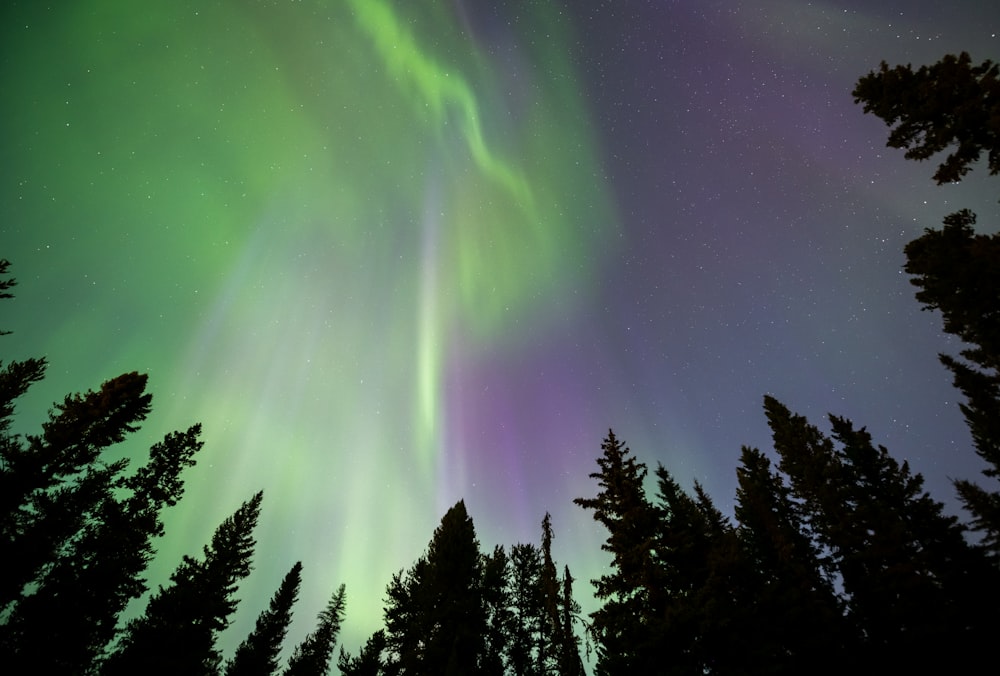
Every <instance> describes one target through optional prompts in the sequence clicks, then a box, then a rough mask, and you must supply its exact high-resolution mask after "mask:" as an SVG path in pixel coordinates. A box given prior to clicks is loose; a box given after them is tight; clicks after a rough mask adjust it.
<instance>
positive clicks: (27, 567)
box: [0, 365, 152, 605]
mask: <svg viewBox="0 0 1000 676" xmlns="http://www.w3.org/2000/svg"><path fill="white" fill-rule="evenodd" d="M14 370H15V371H19V370H20V369H14ZM43 370H44V365H38V368H37V369H32V368H30V367H29V368H26V371H27V372H26V373H15V374H12V377H14V378H17V380H19V381H20V382H19V383H18V382H15V383H13V384H12V385H13V386H12V387H11V389H13V390H14V391H18V390H20V391H23V390H24V389H26V387H27V386H28V385H29V384H30V382H33V381H35V380H38V379H40V378H41V376H42V371H43ZM5 373H6V372H5ZM18 376H19V377H18ZM25 378H27V380H25ZM145 388H146V376H145V375H140V374H138V373H126V374H123V375H120V376H118V377H117V378H113V379H111V380H109V381H107V382H105V383H104V384H103V385H102V386H101V389H100V390H99V391H97V392H92V391H91V392H87V393H86V394H84V395H82V396H81V395H79V394H76V395H71V396H67V397H66V398H65V400H64V401H63V402H62V403H61V404H57V405H55V409H54V411H51V412H50V413H49V419H48V421H47V422H45V423H43V425H42V429H43V433H42V435H40V436H34V435H29V436H27V437H26V438H25V439H24V441H22V440H21V439H20V438H18V437H13V436H9V435H7V434H6V432H5V433H4V439H3V445H2V449H0V450H2V452H3V457H2V462H0V542H2V544H3V547H2V549H3V551H9V552H14V551H16V552H17V553H18V555H17V556H16V557H11V558H10V559H9V560H8V561H7V570H6V574H5V575H3V576H2V577H0V604H2V605H8V604H10V603H11V602H13V601H14V600H15V599H17V598H19V597H20V595H21V592H22V590H23V589H24V588H25V586H26V585H28V584H29V583H33V584H37V583H39V582H40V577H41V575H42V574H43V573H44V572H45V568H46V567H47V566H48V564H49V563H50V562H52V561H54V560H55V559H56V558H57V555H58V554H59V553H60V552H61V551H63V550H65V548H66V547H68V546H69V544H70V542H71V540H72V539H73V538H74V537H75V536H77V534H78V533H80V531H81V530H82V529H83V528H84V526H85V525H86V524H87V523H88V521H89V520H91V519H96V514H95V513H96V511H97V510H98V507H99V505H101V504H102V501H104V499H105V498H106V497H107V496H108V493H109V490H110V489H111V487H112V485H113V483H114V482H115V480H116V479H117V478H118V477H119V475H120V474H121V473H122V471H123V470H124V469H125V466H126V464H127V462H125V461H118V462H113V463H110V464H107V463H103V462H101V460H100V458H101V453H102V452H103V451H104V450H105V449H107V448H108V447H110V446H112V445H114V444H117V443H119V442H121V441H123V440H124V439H125V436H126V435H127V434H129V433H131V432H134V431H136V430H137V429H138V425H139V423H140V422H141V421H142V420H144V419H145V418H146V415H147V414H148V413H149V410H150V401H151V399H152V396H151V395H149V394H147V393H146V392H145Z"/></svg>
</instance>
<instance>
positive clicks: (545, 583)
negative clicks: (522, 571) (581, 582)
mask: <svg viewBox="0 0 1000 676" xmlns="http://www.w3.org/2000/svg"><path fill="white" fill-rule="evenodd" d="M554 537H555V533H554V532H553V530H552V516H551V515H550V514H549V513H548V512H546V513H545V517H544V518H543V519H542V547H541V553H542V562H541V563H542V565H541V571H540V578H539V584H540V592H541V600H542V604H541V605H542V608H541V609H542V618H541V619H542V624H541V626H542V631H541V632H540V636H539V640H538V649H537V652H538V663H539V673H543V674H561V675H562V676H576V675H577V674H582V673H583V662H582V661H581V660H580V641H579V639H578V638H577V636H576V632H575V631H574V627H573V625H574V623H575V619H576V613H578V612H579V607H578V606H577V605H576V602H575V601H574V600H573V595H572V585H573V579H572V577H571V576H570V575H569V568H567V569H566V573H565V574H566V577H565V578H564V579H562V580H560V579H559V574H558V572H557V569H556V563H555V560H554V559H553V557H552V540H553V538H554Z"/></svg>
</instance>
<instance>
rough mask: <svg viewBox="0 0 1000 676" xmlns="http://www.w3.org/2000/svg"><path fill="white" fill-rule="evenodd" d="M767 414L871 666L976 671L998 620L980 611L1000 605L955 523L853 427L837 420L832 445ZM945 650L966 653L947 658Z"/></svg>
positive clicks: (772, 409)
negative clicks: (978, 646)
mask: <svg viewBox="0 0 1000 676" xmlns="http://www.w3.org/2000/svg"><path fill="white" fill-rule="evenodd" d="M765 410H766V411H767V415H768V421H769V424H770V425H771V429H772V432H773V435H774V442H775V450H777V452H778V454H779V455H780V456H781V463H780V468H781V470H782V471H783V472H785V473H786V474H787V475H788V476H789V478H790V481H791V487H792V491H793V494H794V495H795V496H796V498H797V499H798V500H800V501H801V504H802V514H803V520H804V522H805V523H806V525H807V526H808V528H809V529H810V531H811V532H812V533H813V534H814V536H815V538H816V542H817V543H818V544H819V545H820V546H821V547H822V548H823V549H824V551H826V552H829V556H830V560H831V564H832V566H833V567H834V570H835V571H836V575H837V576H838V578H839V581H840V584H841V585H842V587H843V590H844V592H843V593H844V596H845V599H846V601H847V619H848V621H849V622H850V623H851V624H852V625H853V626H855V627H857V629H858V630H859V631H860V637H861V645H860V647H859V648H860V649H859V650H858V651H856V654H857V655H858V656H859V659H861V660H863V662H862V664H863V666H865V668H867V669H904V670H910V669H914V670H922V671H924V672H926V670H927V669H942V670H948V669H953V668H955V667H956V665H959V664H963V663H967V664H971V663H974V662H975V658H974V657H970V655H971V653H970V650H971V649H972V648H971V646H972V645H973V644H975V642H976V639H975V638H974V637H977V636H983V635H984V632H985V633H988V632H989V631H992V630H993V628H994V627H995V626H996V620H995V619H994V618H993V616H994V615H995V613H989V614H985V615H984V614H981V613H979V612H978V611H976V607H977V605H979V606H981V602H982V601H983V600H987V599H988V600H989V602H990V603H993V602H994V599H995V598H996V579H995V577H996V576H995V574H994V572H992V571H991V570H990V569H989V568H988V567H987V566H986V565H985V560H984V559H983V558H982V556H981V555H980V553H979V552H977V551H976V550H975V549H973V548H972V547H971V546H969V545H968V544H967V543H966V541H965V539H964V538H963V529H962V527H961V526H960V525H959V524H958V522H957V519H955V518H954V517H952V516H948V515H945V514H944V512H943V506H942V505H941V503H939V502H937V501H935V500H933V499H932V498H931V497H930V496H929V495H928V494H927V493H926V492H924V491H923V479H922V477H921V476H920V475H919V474H912V473H911V472H910V470H909V467H908V465H907V463H905V462H903V463H898V462H897V461H896V460H894V459H893V458H892V457H891V456H890V455H889V453H888V451H887V450H886V449H885V448H884V447H882V446H879V447H878V448H876V447H875V446H874V445H873V444H872V440H871V436H870V435H869V434H868V433H867V431H865V430H864V429H860V430H858V429H855V428H854V427H853V425H852V424H851V423H850V421H847V420H845V419H843V418H838V417H835V416H831V417H830V422H831V425H832V427H833V439H834V440H835V441H836V442H838V443H837V444H834V442H833V441H832V440H830V439H829V438H827V437H825V436H824V435H822V434H821V433H820V432H819V431H818V430H817V429H816V428H815V427H813V426H812V425H809V423H808V422H807V421H806V420H805V418H803V417H801V416H797V415H793V414H791V412H790V411H788V409H787V408H785V407H784V406H783V405H781V404H780V403H778V402H777V401H776V400H774V399H772V398H770V397H769V398H766V399H765ZM838 446H839V448H838ZM973 618H976V619H973ZM942 643H946V644H949V645H952V646H956V647H957V646H962V649H961V650H956V651H955V654H951V655H949V656H948V657H947V659H945V658H944V657H943V654H942V651H941V650H940V646H941V645H942ZM967 660H968V661H967Z"/></svg>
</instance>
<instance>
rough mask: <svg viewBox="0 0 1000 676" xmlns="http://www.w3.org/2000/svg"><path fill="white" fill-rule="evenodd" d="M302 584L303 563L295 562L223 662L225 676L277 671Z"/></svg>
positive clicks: (261, 675) (266, 674)
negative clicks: (247, 632) (247, 634)
mask: <svg viewBox="0 0 1000 676" xmlns="http://www.w3.org/2000/svg"><path fill="white" fill-rule="evenodd" d="M301 584H302V563H301V562H300V561H299V562H296V563H295V565H293V566H292V569H291V570H289V571H288V573H287V574H286V575H285V577H284V578H283V579H282V580H281V585H280V586H279V587H278V591H276V592H275V594H274V596H273V597H272V598H271V603H270V604H269V605H268V607H267V609H266V610H264V611H263V612H261V614H260V616H259V617H258V618H257V624H256V625H255V626H254V628H253V631H251V632H250V635H249V636H247V637H246V638H245V639H244V640H243V642H242V643H240V645H239V647H238V648H236V653H235V654H234V655H233V659H232V660H230V661H229V662H228V663H226V671H225V674H226V676H271V675H272V674H275V673H277V671H278V654H279V653H280V652H281V644H282V642H283V641H284V640H285V634H287V633H288V626H289V624H291V621H292V606H294V605H295V601H296V599H297V598H298V595H299V586H300V585H301Z"/></svg>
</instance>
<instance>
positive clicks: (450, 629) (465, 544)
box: [385, 501, 486, 675]
mask: <svg viewBox="0 0 1000 676" xmlns="http://www.w3.org/2000/svg"><path fill="white" fill-rule="evenodd" d="M481 567H482V557H481V555H480V551H479V541H478V540H477V539H476V531H475V527H474V525H473V523H472V519H471V518H470V517H469V515H468V512H467V511H466V509H465V503H464V502H463V501H459V502H458V503H456V504H455V505H454V506H453V507H452V508H451V509H449V510H448V512H447V513H446V514H445V515H444V517H443V518H442V519H441V524H440V525H439V526H438V527H437V529H436V530H435V531H434V536H433V538H432V539H431V542H430V545H429V546H428V549H427V553H426V554H425V555H424V556H421V557H420V558H419V559H418V560H417V562H416V563H415V564H414V565H413V567H412V568H410V569H409V570H408V571H406V572H400V573H399V574H397V575H396V576H394V577H393V580H392V582H391V583H390V585H389V588H388V590H387V596H388V598H387V601H386V609H385V629H386V644H387V649H388V658H389V659H388V660H387V665H386V673H388V674H442V675H450V674H471V673H476V672H477V670H478V669H479V665H480V662H481V658H482V655H483V651H484V639H483V637H484V634H485V632H486V626H485V625H486V612H485V608H484V604H483V597H482V589H481V578H482V573H481Z"/></svg>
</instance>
